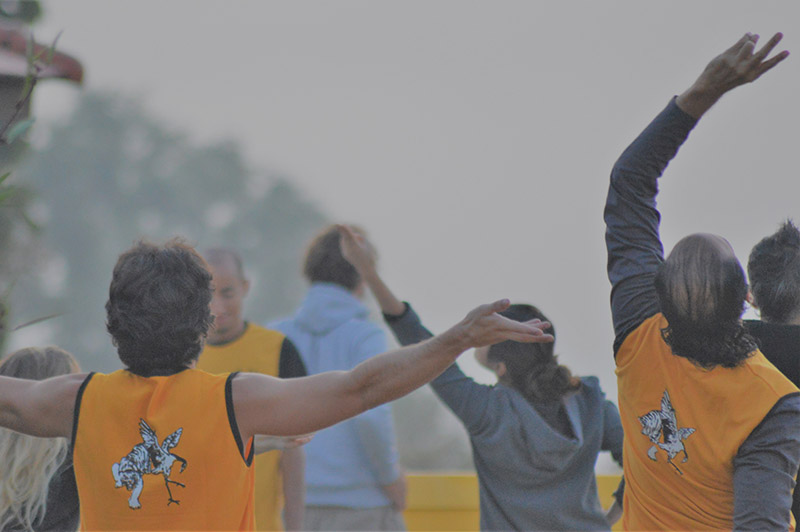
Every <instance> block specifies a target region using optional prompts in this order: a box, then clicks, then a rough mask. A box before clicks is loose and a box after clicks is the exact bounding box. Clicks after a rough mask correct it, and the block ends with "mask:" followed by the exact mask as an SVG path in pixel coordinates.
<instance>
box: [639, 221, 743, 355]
mask: <svg viewBox="0 0 800 532" xmlns="http://www.w3.org/2000/svg"><path fill="white" fill-rule="evenodd" d="M655 288H656V293H657V294H658V300H659V304H660V306H661V312H662V313H663V314H664V317H665V318H666V320H667V323H668V325H667V327H665V328H664V329H662V331H661V335H662V337H663V338H664V341H665V342H666V343H667V345H669V347H670V349H671V350H672V353H673V354H674V355H677V356H681V357H685V358H688V359H689V360H691V361H692V362H694V363H695V364H697V365H699V366H701V367H703V368H706V369H711V368H713V367H716V366H723V367H726V368H733V367H736V366H738V365H739V364H740V363H741V362H742V361H743V360H745V359H746V358H747V357H748V356H749V355H750V354H752V353H753V352H754V351H755V350H756V349H757V348H758V345H757V344H756V341H755V339H754V338H753V337H752V336H750V335H749V334H748V333H747V331H746V330H745V328H744V326H743V325H742V323H741V317H742V313H743V312H744V303H745V299H746V297H747V282H746V280H745V276H744V271H743V270H742V266H741V264H739V261H738V260H737V259H736V257H735V256H733V255H731V256H724V255H723V254H721V253H720V252H719V250H718V249H716V248H715V246H714V245H713V244H710V243H709V242H708V240H707V239H706V238H704V237H703V236H701V235H690V236H688V237H686V238H683V239H682V240H681V241H680V242H678V243H677V244H676V245H675V247H674V248H673V250H672V252H671V253H670V256H669V257H668V258H667V260H666V261H665V262H664V263H662V264H661V265H660V267H659V269H658V271H657V273H656V277H655Z"/></svg>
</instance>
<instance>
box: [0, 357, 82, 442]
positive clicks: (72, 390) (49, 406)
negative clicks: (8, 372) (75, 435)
mask: <svg viewBox="0 0 800 532" xmlns="http://www.w3.org/2000/svg"><path fill="white" fill-rule="evenodd" d="M85 380H86V374H85V373H82V374H71V375H63V376H61V377H53V378H51V379H47V380H43V381H34V380H26V379H14V378H11V377H0V427H5V428H7V429H11V430H14V431H17V432H21V433H23V434H28V435H30V436H39V437H42V438H54V437H63V438H71V437H72V422H73V417H74V413H75V398H76V397H77V395H78V389H79V388H80V387H81V384H83V382H84V381H85Z"/></svg>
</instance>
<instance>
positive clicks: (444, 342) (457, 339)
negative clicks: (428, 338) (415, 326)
mask: <svg viewBox="0 0 800 532" xmlns="http://www.w3.org/2000/svg"><path fill="white" fill-rule="evenodd" d="M434 338H436V339H438V340H439V342H440V347H441V349H443V350H444V351H447V352H448V353H449V354H451V355H452V358H453V360H455V359H456V358H458V355H460V354H461V353H463V352H464V351H466V350H467V349H470V348H471V347H472V345H471V344H470V341H469V335H468V334H467V331H466V326H465V325H464V324H463V323H458V324H457V325H454V326H452V327H450V328H449V329H447V330H446V331H445V332H443V333H442V334H440V335H439V336H435V337H434Z"/></svg>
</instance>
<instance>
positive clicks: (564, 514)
mask: <svg viewBox="0 0 800 532" xmlns="http://www.w3.org/2000/svg"><path fill="white" fill-rule="evenodd" d="M385 317H386V321H387V322H388V324H389V326H390V327H391V328H392V331H393V332H394V334H395V336H396V337H397V339H398V341H399V342H400V343H401V344H403V345H408V344H413V343H416V342H419V341H422V340H424V339H426V338H428V337H430V336H431V333H430V332H428V331H427V329H425V328H424V327H423V326H422V324H421V323H420V320H419V318H418V316H417V315H416V313H415V312H414V311H413V309H411V308H410V307H407V310H406V312H405V313H404V314H403V315H401V316H396V317H393V316H385ZM582 383H583V385H582V386H581V388H580V390H579V391H578V392H576V393H574V394H572V395H569V396H567V397H565V398H563V399H562V400H561V405H563V411H565V412H566V417H567V423H568V424H569V427H570V429H571V435H569V436H566V435H564V434H563V433H562V432H560V431H558V430H556V429H555V428H554V423H552V422H550V423H549V422H548V419H547V417H549V416H552V415H553V414H554V412H557V411H558V410H559V409H554V408H550V407H552V406H554V405H551V404H543V405H532V404H531V403H530V402H529V401H528V400H527V399H525V398H524V397H523V396H522V394H520V393H519V392H517V391H516V390H514V389H512V388H510V387H507V386H504V385H503V384H498V385H496V386H486V385H483V384H478V383H476V382H475V381H473V380H472V379H471V378H469V377H467V376H466V375H464V374H463V373H462V372H461V370H460V369H459V368H458V366H457V365H456V364H453V365H452V366H450V367H449V368H448V369H447V370H445V372H444V373H442V375H440V376H439V377H437V378H436V379H435V380H434V381H433V382H432V383H431V386H432V387H433V390H434V391H435V392H436V394H437V395H438V396H439V398H440V399H441V400H442V401H443V402H444V403H445V404H446V405H447V406H448V407H449V408H450V410H452V411H453V413H455V415H456V416H458V418H459V419H460V420H461V422H462V423H463V424H464V426H465V427H466V429H467V431H468V432H469V437H470V442H471V444H472V454H473V459H474V461H475V469H476V471H477V473H478V484H479V490H480V510H481V512H480V513H481V530H608V529H609V526H608V523H607V522H606V520H605V517H604V515H603V510H602V508H601V507H600V502H599V501H598V498H597V485H596V482H595V475H594V465H595V461H596V460H597V454H598V453H599V452H600V451H602V450H606V451H611V453H612V455H613V456H614V458H615V459H616V460H617V461H618V462H620V463H621V461H622V437H623V435H622V424H621V422H620V419H619V412H618V411H617V407H616V406H614V404H613V403H611V402H609V401H606V399H605V395H604V394H603V392H602V390H601V389H600V385H599V383H598V381H597V379H596V378H595V377H586V378H583V379H582ZM548 412H549V414H548Z"/></svg>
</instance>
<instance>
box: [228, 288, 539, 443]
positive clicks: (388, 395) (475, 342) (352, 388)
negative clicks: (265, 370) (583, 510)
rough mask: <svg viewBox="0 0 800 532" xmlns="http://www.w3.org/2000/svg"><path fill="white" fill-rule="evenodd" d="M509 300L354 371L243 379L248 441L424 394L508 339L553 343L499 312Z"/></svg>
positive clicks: (242, 421)
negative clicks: (452, 368)
mask: <svg viewBox="0 0 800 532" xmlns="http://www.w3.org/2000/svg"><path fill="white" fill-rule="evenodd" d="M508 305H509V302H508V301H507V300H502V301H497V302H495V303H492V304H489V305H482V306H480V307H478V308H476V309H475V310H473V311H472V312H470V313H469V314H468V315H467V316H466V317H465V318H464V319H463V320H462V321H461V322H460V323H458V324H457V325H455V326H453V327H452V328H450V329H449V330H448V331H446V332H445V333H443V334H441V335H439V336H435V337H433V338H431V339H430V340H427V341H425V342H421V343H419V344H416V345H413V346H408V347H403V348H400V349H396V350H394V351H389V352H387V353H384V354H381V355H378V356H375V357H373V358H371V359H369V360H367V361H365V362H362V363H361V364H359V365H358V366H356V367H355V368H353V369H352V370H350V371H334V372H327V373H320V374H317V375H313V376H310V377H303V378H298V379H286V380H281V379H275V378H273V377H269V376H266V375H258V374H252V373H246V374H241V375H239V376H237V377H236V378H235V379H234V381H233V400H234V409H235V413H236V418H237V422H238V425H239V429H240V432H241V436H242V438H243V441H247V439H248V438H250V437H251V436H252V435H255V434H273V435H291V434H305V433H309V432H315V431H317V430H320V429H322V428H325V427H329V426H331V425H334V424H336V423H338V422H340V421H343V420H345V419H348V418H350V417H353V416H355V415H356V414H359V413H361V412H364V411H366V410H369V409H370V408H373V407H375V406H377V405H379V404H383V403H386V402H389V401H392V400H394V399H397V398H398V397H402V396H403V395H406V394H407V393H409V392H411V391H413V390H415V389H416V388H419V387H420V386H422V385H423V384H425V383H426V382H428V381H430V380H431V379H433V378H434V377H436V376H437V375H439V374H440V373H441V372H442V371H444V370H445V369H446V368H447V367H448V366H449V365H450V364H452V363H453V362H454V361H455V359H456V357H458V355H460V354H461V353H462V352H463V351H465V350H467V349H469V348H470V347H480V346H484V345H490V344H494V343H497V342H501V341H504V340H514V341H517V342H552V341H553V337H552V336H551V335H549V334H545V333H544V332H542V330H541V329H540V328H539V327H537V326H536V325H535V324H526V323H519V322H516V321H513V320H509V319H507V318H504V317H502V316H500V315H498V314H497V312H499V311H502V310H504V309H505V308H507V307H508Z"/></svg>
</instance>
